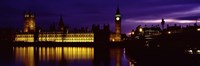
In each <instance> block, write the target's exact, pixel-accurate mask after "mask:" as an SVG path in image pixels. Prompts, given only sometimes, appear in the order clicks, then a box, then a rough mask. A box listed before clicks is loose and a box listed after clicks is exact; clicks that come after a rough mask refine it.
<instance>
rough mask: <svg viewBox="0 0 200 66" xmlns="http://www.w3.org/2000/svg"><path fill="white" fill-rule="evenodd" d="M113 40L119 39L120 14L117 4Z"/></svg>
mask: <svg viewBox="0 0 200 66" xmlns="http://www.w3.org/2000/svg"><path fill="white" fill-rule="evenodd" d="M115 34H116V35H115V41H121V14H120V9H119V6H117V10H116V13H115Z"/></svg>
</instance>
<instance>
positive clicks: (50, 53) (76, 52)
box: [13, 47, 129, 66]
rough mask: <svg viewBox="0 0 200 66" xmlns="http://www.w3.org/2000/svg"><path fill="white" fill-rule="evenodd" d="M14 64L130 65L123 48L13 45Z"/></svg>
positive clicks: (53, 65)
mask: <svg viewBox="0 0 200 66" xmlns="http://www.w3.org/2000/svg"><path fill="white" fill-rule="evenodd" d="M13 51H14V54H15V55H14V58H15V64H14V66H81V65H83V66H129V61H128V60H127V58H126V56H125V54H124V51H123V49H120V48H112V49H110V48H107V49H95V48H93V47H13Z"/></svg>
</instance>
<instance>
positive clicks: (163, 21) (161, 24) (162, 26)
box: [161, 18, 165, 29]
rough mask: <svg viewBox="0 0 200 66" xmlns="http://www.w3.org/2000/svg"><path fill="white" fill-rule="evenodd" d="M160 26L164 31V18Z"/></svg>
mask: <svg viewBox="0 0 200 66" xmlns="http://www.w3.org/2000/svg"><path fill="white" fill-rule="evenodd" d="M161 25H162V29H164V25H165V20H164V18H162V21H161Z"/></svg>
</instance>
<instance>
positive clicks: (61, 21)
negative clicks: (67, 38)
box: [59, 16, 64, 32]
mask: <svg viewBox="0 0 200 66" xmlns="http://www.w3.org/2000/svg"><path fill="white" fill-rule="evenodd" d="M59 31H61V32H63V31H64V22H63V19H62V16H60V22H59Z"/></svg>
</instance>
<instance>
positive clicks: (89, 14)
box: [0, 0, 200, 33]
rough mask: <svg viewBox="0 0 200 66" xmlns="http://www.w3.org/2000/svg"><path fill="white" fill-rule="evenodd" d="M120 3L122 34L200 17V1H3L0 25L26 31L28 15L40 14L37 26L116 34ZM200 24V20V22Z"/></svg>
mask: <svg viewBox="0 0 200 66" xmlns="http://www.w3.org/2000/svg"><path fill="white" fill-rule="evenodd" d="M117 3H119V7H120V11H121V15H122V22H121V23H122V32H123V33H127V32H129V31H131V29H135V27H137V26H138V25H143V26H144V24H147V25H149V26H151V25H152V24H154V25H157V24H160V22H161V19H162V18H165V21H166V23H167V24H173V23H177V24H181V25H184V24H185V23H187V24H188V23H190V24H193V23H194V22H196V19H197V18H200V0H1V1H0V9H1V10H0V23H1V24H0V26H1V27H14V28H19V29H22V28H23V22H24V17H23V16H24V12H25V11H26V10H31V11H33V12H34V13H35V15H36V24H37V26H40V27H43V28H47V27H48V26H49V25H50V24H53V23H56V24H58V22H59V17H60V16H63V20H64V23H65V24H66V25H69V26H70V27H71V28H80V27H90V28H91V26H92V24H101V25H103V24H110V29H111V30H112V31H114V16H115V11H116V8H117ZM199 22H200V20H199Z"/></svg>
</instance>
